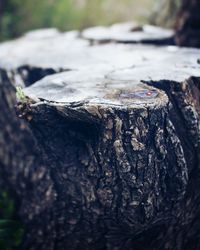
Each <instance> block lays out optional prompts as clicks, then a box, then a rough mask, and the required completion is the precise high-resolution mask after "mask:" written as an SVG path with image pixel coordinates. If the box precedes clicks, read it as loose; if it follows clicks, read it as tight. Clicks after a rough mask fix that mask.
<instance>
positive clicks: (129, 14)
mask: <svg viewBox="0 0 200 250" xmlns="http://www.w3.org/2000/svg"><path fill="white" fill-rule="evenodd" d="M1 1H3V2H4V4H3V11H2V13H0V38H3V39H7V38H11V37H15V36H19V35H21V34H23V33H24V32H26V31H28V30H30V29H38V28H44V27H57V28H59V29H61V30H64V31H65V30H71V29H82V28H85V27H88V26H93V25H106V24H111V23H114V22H120V21H127V20H139V21H142V22H143V21H145V20H147V18H148V16H149V15H150V9H151V8H152V4H153V3H154V0H140V1H136V0H135V1H134V0H118V1H116V0H42V1H41V0H26V1H24V0H1Z"/></svg>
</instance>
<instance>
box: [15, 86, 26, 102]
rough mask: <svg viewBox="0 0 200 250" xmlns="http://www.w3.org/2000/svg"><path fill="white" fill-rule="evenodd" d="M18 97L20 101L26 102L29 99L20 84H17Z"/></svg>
mask: <svg viewBox="0 0 200 250" xmlns="http://www.w3.org/2000/svg"><path fill="white" fill-rule="evenodd" d="M16 97H17V100H18V101H20V102H26V101H27V98H26V96H25V94H24V92H23V90H22V87H20V86H17V87H16Z"/></svg>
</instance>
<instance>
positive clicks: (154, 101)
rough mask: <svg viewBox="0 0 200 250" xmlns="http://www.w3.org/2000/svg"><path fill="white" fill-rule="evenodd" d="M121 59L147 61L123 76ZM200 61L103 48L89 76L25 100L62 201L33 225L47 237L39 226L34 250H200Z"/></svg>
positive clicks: (82, 73) (66, 77)
mask: <svg viewBox="0 0 200 250" xmlns="http://www.w3.org/2000/svg"><path fill="white" fill-rule="evenodd" d="M108 47H109V51H110V54H107V51H108V50H107V48H108ZM151 49H152V50H153V51H154V57H153V59H152V51H151ZM89 51H90V52H89ZM112 51H113V53H116V54H117V55H118V56H119V57H120V58H123V55H124V53H125V54H126V52H127V51H128V53H129V56H130V57H131V58H134V59H135V58H137V57H138V58H139V55H140V56H141V58H142V57H143V53H145V56H146V57H145V60H144V61H143V62H142V60H141V61H140V60H139V59H138V60H136V59H135V60H136V61H135V64H134V66H133V65H132V67H131V65H129V66H128V63H127V62H126V63H125V64H126V66H125V64H124V65H123V67H122V65H121V63H119V62H118V61H117V60H116V58H114V57H112V56H110V55H111V54H112V53H111V52H112ZM93 55H96V63H95V64H92V65H90V61H91V59H90V56H91V57H92V56H93ZM97 55H98V56H99V57H97ZM156 55H159V59H157V60H155V58H157V57H156ZM188 55H190V57H189V56H188ZM197 56H198V55H197V50H186V49H181V50H180V49H177V48H174V49H173V50H169V49H167V48H164V49H156V50H155V49H154V48H150V47H148V48H146V47H139V46H136V47H126V46H125V47H121V46H120V45H112V46H94V47H91V48H90V49H89V50H88V51H87V60H88V63H87V64H86V65H87V67H85V68H78V67H77V69H76V70H74V71H69V72H66V73H60V74H56V75H54V76H48V77H46V78H44V79H42V80H41V81H39V82H37V83H35V84H34V85H32V86H30V87H28V88H26V89H25V90H24V92H25V94H26V96H28V98H27V101H26V102H25V103H21V104H19V107H18V109H19V110H18V112H19V114H21V115H22V116H23V117H24V118H25V119H27V118H28V120H29V122H30V126H31V128H32V131H33V134H34V135H35V138H37V141H38V144H39V145H40V148H41V150H43V151H44V153H45V155H46V156H47V160H46V166H48V168H47V169H48V170H49V171H50V176H51V181H52V183H54V184H53V186H54V188H55V195H56V199H55V201H54V202H52V204H51V205H50V206H49V208H48V210H45V211H44V212H43V213H40V214H37V216H35V217H33V218H32V223H31V225H33V224H34V225H35V224H37V226H38V228H37V230H36V227H33V226H31V231H30V232H31V233H30V241H29V243H27V245H25V247H26V248H27V247H29V248H31V247H32V248H33V249H37V248H38V247H39V246H40V248H41V249H66V248H67V249H133V248H134V249H147V248H148V249H180V250H182V249H198V247H199V246H200V241H199V240H200V239H199V235H198V230H199V226H198V225H199V224H198V223H199V219H198V218H199V213H200V211H199V208H198V206H197V205H196V204H198V202H199V201H200V196H199V195H200V193H199V192H200V191H199V188H198V182H199V177H198V176H199V174H198V173H199V170H198V169H199V135H200V131H199V90H200V78H199V65H198V64H197ZM102 59H104V62H103V64H102ZM127 60H128V57H127ZM30 117H31V118H30ZM50 193H51V192H50ZM48 195H49V193H48ZM47 225H48V230H49V231H48V233H47V231H45V230H44V228H46V226H47ZM44 232H45V233H44ZM191 233H192V235H191ZM52 235H53V237H52ZM54 237H55V238H54ZM33 239H34V240H33ZM38 239H40V240H39V243H36V242H37V241H38ZM31 240H32V241H33V242H32V243H30V242H31ZM191 240H192V241H193V242H195V244H194V245H192V244H191ZM37 244H38V245H37Z"/></svg>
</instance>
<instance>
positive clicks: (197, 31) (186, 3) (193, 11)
mask: <svg viewBox="0 0 200 250" xmlns="http://www.w3.org/2000/svg"><path fill="white" fill-rule="evenodd" d="M199 13H200V1H199V0H182V7H181V10H180V11H179V14H178V16H177V24H176V27H177V33H176V43H177V44H178V45H181V46H188V47H198V48H199V47H200V15H199Z"/></svg>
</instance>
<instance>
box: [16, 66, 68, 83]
mask: <svg viewBox="0 0 200 250" xmlns="http://www.w3.org/2000/svg"><path fill="white" fill-rule="evenodd" d="M64 71H68V70H65V69H57V70H55V69H53V68H39V67H34V66H32V67H30V66H28V65H23V66H20V67H19V68H17V72H18V74H19V75H20V76H21V78H22V80H23V82H24V85H25V86H26V87H28V86H30V85H32V84H33V83H35V82H37V81H39V80H41V79H42V78H44V77H45V76H49V75H53V74H56V73H60V72H64Z"/></svg>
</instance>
